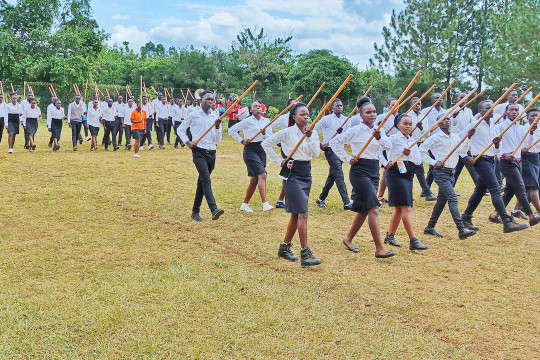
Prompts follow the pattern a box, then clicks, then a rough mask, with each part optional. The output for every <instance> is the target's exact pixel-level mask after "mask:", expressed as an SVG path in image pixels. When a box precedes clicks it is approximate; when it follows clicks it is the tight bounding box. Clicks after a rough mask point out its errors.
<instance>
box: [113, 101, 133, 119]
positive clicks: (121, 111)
mask: <svg viewBox="0 0 540 360" xmlns="http://www.w3.org/2000/svg"><path fill="white" fill-rule="evenodd" d="M113 106H114V108H115V109H116V116H118V117H121V118H122V117H125V114H126V110H125V108H126V107H127V104H126V103H125V102H123V101H122V102H121V103H119V102H118V101H115V102H113ZM130 114H131V113H130Z"/></svg>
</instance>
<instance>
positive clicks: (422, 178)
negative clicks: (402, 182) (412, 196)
mask: <svg viewBox="0 0 540 360" xmlns="http://www.w3.org/2000/svg"><path fill="white" fill-rule="evenodd" d="M415 175H416V179H417V180H418V183H419V184H420V187H421V188H422V192H430V191H431V189H430V188H429V185H428V184H427V182H426V173H425V170H424V165H423V164H420V165H416V172H415Z"/></svg>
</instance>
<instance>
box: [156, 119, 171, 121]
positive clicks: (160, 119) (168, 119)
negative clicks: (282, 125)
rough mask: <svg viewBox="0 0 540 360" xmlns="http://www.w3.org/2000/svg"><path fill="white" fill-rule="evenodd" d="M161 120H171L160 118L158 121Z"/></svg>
mask: <svg viewBox="0 0 540 360" xmlns="http://www.w3.org/2000/svg"><path fill="white" fill-rule="evenodd" d="M159 120H163V121H165V120H169V119H168V118H158V121H159Z"/></svg>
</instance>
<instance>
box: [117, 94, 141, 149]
mask: <svg viewBox="0 0 540 360" xmlns="http://www.w3.org/2000/svg"><path fill="white" fill-rule="evenodd" d="M136 108H137V106H136V105H135V101H134V100H133V99H132V98H130V99H129V100H128V103H127V105H126V106H125V107H124V109H123V110H124V114H123V116H122V127H123V128H124V132H125V134H126V146H125V148H124V150H131V114H132V113H133V111H135V109H136ZM141 139H142V137H141ZM139 140H140V139H139ZM118 146H120V145H118Z"/></svg>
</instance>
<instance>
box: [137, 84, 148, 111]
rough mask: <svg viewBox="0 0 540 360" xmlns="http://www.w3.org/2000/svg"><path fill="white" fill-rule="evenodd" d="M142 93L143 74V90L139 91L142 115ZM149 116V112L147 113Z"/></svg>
mask: <svg viewBox="0 0 540 360" xmlns="http://www.w3.org/2000/svg"><path fill="white" fill-rule="evenodd" d="M142 93H143V77H142V75H141V90H140V91H139V100H140V102H141V115H142ZM146 116H148V114H146Z"/></svg>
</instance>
